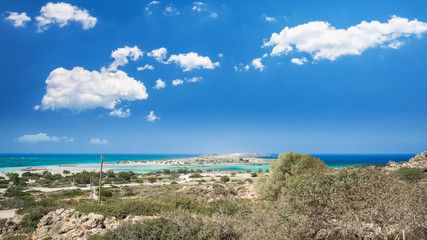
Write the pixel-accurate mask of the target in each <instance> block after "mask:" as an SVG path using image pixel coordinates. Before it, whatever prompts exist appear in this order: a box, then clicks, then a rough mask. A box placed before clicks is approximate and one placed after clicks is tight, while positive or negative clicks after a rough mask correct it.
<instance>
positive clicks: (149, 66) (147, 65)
mask: <svg viewBox="0 0 427 240" xmlns="http://www.w3.org/2000/svg"><path fill="white" fill-rule="evenodd" d="M136 69H137V70H138V71H144V70H145V69H148V70H154V67H153V66H152V65H150V64H145V66H144V67H137V68H136Z"/></svg>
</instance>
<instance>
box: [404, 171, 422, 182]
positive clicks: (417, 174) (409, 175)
mask: <svg viewBox="0 0 427 240" xmlns="http://www.w3.org/2000/svg"><path fill="white" fill-rule="evenodd" d="M398 172H399V175H400V178H401V179H402V180H405V181H408V182H416V181H418V180H420V179H422V178H423V177H424V175H423V170H422V169H421V168H410V167H402V168H399V170H398Z"/></svg>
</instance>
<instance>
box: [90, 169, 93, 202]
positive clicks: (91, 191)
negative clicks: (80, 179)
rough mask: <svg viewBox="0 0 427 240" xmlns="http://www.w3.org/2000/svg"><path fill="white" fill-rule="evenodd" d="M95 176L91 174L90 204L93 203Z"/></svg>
mask: <svg viewBox="0 0 427 240" xmlns="http://www.w3.org/2000/svg"><path fill="white" fill-rule="evenodd" d="M92 179H93V177H92V174H90V204H93V188H92V186H93V180H92Z"/></svg>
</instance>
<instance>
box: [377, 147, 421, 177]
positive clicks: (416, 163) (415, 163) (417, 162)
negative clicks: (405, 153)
mask: <svg viewBox="0 0 427 240" xmlns="http://www.w3.org/2000/svg"><path fill="white" fill-rule="evenodd" d="M402 167H410V168H421V169H423V171H424V172H427V151H425V152H422V153H420V154H417V155H416V156H415V157H413V158H411V159H410V160H409V161H407V162H400V163H397V162H393V161H390V162H389V163H387V166H386V167H385V170H386V171H393V170H397V169H399V168H402Z"/></svg>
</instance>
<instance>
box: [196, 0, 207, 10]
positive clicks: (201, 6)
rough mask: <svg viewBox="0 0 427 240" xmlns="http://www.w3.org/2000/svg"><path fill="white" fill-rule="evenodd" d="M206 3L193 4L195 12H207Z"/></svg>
mask: <svg viewBox="0 0 427 240" xmlns="http://www.w3.org/2000/svg"><path fill="white" fill-rule="evenodd" d="M207 10H208V9H207V8H206V3H204V2H193V11H195V12H206V11H207Z"/></svg>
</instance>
